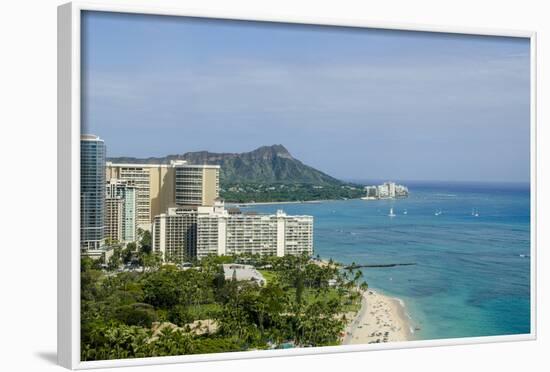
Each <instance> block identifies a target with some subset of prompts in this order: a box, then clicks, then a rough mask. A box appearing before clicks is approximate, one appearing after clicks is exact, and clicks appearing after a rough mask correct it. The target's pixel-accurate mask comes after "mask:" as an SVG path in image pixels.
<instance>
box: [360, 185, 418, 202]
mask: <svg viewBox="0 0 550 372" xmlns="http://www.w3.org/2000/svg"><path fill="white" fill-rule="evenodd" d="M365 193H366V195H365V196H364V197H363V198H362V199H365V200H369V199H395V198H406V197H407V196H409V189H408V188H407V186H403V185H398V184H396V183H395V182H384V183H383V184H382V185H377V186H365Z"/></svg>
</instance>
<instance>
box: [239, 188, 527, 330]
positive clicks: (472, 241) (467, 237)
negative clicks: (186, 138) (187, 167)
mask: <svg viewBox="0 0 550 372" xmlns="http://www.w3.org/2000/svg"><path fill="white" fill-rule="evenodd" d="M408 186H409V190H410V195H409V197H408V198H407V199H400V200H376V201H364V200H342V201H327V202H322V203H311V204H310V203H302V204H285V205H261V206H253V207H247V208H246V209H253V210H256V211H260V212H274V211H276V210H277V209H283V210H284V211H285V212H287V213H288V214H308V215H313V216H314V218H315V222H314V249H315V254H319V255H320V256H321V258H324V259H328V258H331V257H332V258H333V259H335V260H337V261H340V262H344V263H351V262H356V263H360V264H385V263H416V265H414V266H400V267H393V268H368V269H363V273H364V275H365V279H366V281H367V282H368V284H369V286H370V287H372V288H376V289H379V290H381V291H383V292H385V293H387V294H389V295H392V296H395V297H399V298H400V299H402V300H403V301H404V303H405V305H406V309H407V313H408V314H409V315H410V316H411V318H412V324H413V326H414V327H418V328H419V330H417V331H416V332H415V337H416V338H417V339H434V338H450V337H474V336H489V335H510V334H522V333H529V332H530V321H531V319H530V193H529V186H528V185H519V184H458V183H455V184H446V183H432V184H421V183H417V184H411V183H409V184H408ZM392 207H393V210H394V213H395V214H396V216H395V217H389V216H388V214H389V211H390V208H392ZM438 211H440V212H441V213H440V214H439V215H436V212H438ZM405 212H406V214H404V213H405ZM476 213H477V214H478V216H475V214H476Z"/></svg>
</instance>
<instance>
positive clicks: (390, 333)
mask: <svg viewBox="0 0 550 372" xmlns="http://www.w3.org/2000/svg"><path fill="white" fill-rule="evenodd" d="M412 339H413V328H412V325H411V319H410V317H409V316H408V315H407V313H406V309H405V305H404V303H403V301H402V300H401V299H399V298H394V297H390V296H387V295H385V294H382V293H381V292H378V291H376V290H373V289H368V290H366V291H365V292H363V295H362V298H361V309H360V310H359V311H358V312H357V313H356V314H355V316H354V318H353V319H352V320H351V321H350V322H349V323H348V324H347V326H346V328H345V330H344V335H343V337H342V338H341V344H342V345H357V344H371V343H385V342H400V341H409V340H412Z"/></svg>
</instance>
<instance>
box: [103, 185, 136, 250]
mask: <svg viewBox="0 0 550 372" xmlns="http://www.w3.org/2000/svg"><path fill="white" fill-rule="evenodd" d="M136 208H137V205H136V187H135V186H134V185H133V184H132V183H131V182H129V181H123V180H117V179H116V178H111V179H110V180H109V181H108V182H107V185H106V193H105V228H106V230H105V238H109V239H110V240H111V241H118V242H124V243H128V242H133V241H135V240H137V234H136V227H137V223H136Z"/></svg>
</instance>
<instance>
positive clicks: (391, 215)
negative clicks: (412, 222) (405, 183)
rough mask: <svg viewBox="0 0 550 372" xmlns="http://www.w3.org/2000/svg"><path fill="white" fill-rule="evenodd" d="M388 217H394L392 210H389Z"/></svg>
mask: <svg viewBox="0 0 550 372" xmlns="http://www.w3.org/2000/svg"><path fill="white" fill-rule="evenodd" d="M388 216H390V217H395V213H393V208H390V214H388Z"/></svg>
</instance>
